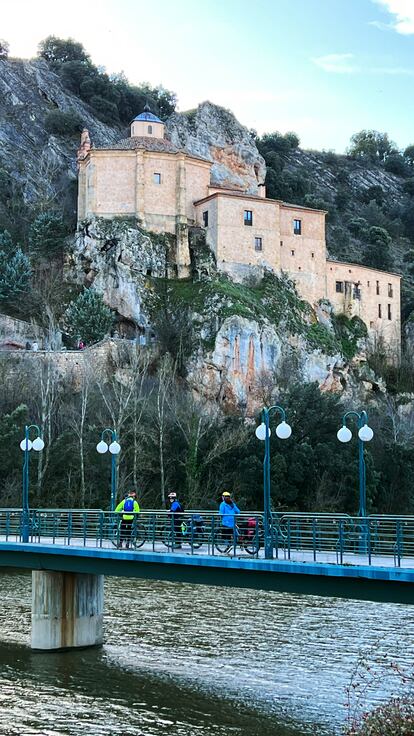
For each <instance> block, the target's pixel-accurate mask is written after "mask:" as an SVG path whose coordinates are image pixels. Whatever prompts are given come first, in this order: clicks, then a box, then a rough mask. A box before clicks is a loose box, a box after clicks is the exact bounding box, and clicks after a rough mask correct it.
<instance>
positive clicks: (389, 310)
mask: <svg viewBox="0 0 414 736" xmlns="http://www.w3.org/2000/svg"><path fill="white" fill-rule="evenodd" d="M388 319H392V314H391V304H389V305H388Z"/></svg>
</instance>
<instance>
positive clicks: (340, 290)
mask: <svg viewBox="0 0 414 736" xmlns="http://www.w3.org/2000/svg"><path fill="white" fill-rule="evenodd" d="M335 291H336V293H337V294H343V293H344V282H343V281H337V282H336V284H335Z"/></svg>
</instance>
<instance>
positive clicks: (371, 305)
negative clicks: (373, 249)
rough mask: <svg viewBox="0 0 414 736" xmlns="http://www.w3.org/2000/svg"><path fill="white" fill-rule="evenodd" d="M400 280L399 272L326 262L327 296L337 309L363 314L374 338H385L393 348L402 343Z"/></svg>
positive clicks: (347, 312)
mask: <svg viewBox="0 0 414 736" xmlns="http://www.w3.org/2000/svg"><path fill="white" fill-rule="evenodd" d="M400 281H401V278H400V276H398V275H397V274H394V273H386V272H385V271H377V270H376V269H373V268H368V267H366V266H360V265H356V264H353V263H339V262H337V261H327V264H326V291H327V297H328V299H329V301H330V302H331V304H332V305H333V307H334V309H335V311H336V312H344V313H345V314H347V315H348V316H350V317H352V316H353V315H357V316H358V317H360V318H361V319H362V320H363V321H364V322H365V324H366V326H367V327H368V332H369V334H370V336H371V338H372V339H378V338H382V339H383V341H384V343H385V344H386V345H388V347H389V348H390V349H391V350H393V351H395V350H397V351H399V349H400V343H401V334H400V333H401V296H400ZM338 289H342V291H338Z"/></svg>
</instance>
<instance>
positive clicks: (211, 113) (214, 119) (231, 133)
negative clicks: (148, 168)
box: [167, 102, 266, 194]
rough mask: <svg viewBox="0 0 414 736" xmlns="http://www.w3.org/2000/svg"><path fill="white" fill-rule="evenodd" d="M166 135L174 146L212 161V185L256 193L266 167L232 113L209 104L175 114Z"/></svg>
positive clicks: (264, 174) (245, 130)
mask: <svg viewBox="0 0 414 736" xmlns="http://www.w3.org/2000/svg"><path fill="white" fill-rule="evenodd" d="M167 135H168V137H169V138H170V140H171V141H172V143H174V144H175V145H176V146H178V147H179V148H186V149H187V150H188V151H190V152H191V153H193V154H194V155H196V156H202V157H203V158H206V159H208V160H209V161H212V162H213V167H212V171H211V175H212V183H213V184H217V186H221V187H230V188H233V189H241V190H246V189H247V191H248V192H249V193H251V194H258V191H259V186H260V185H261V184H263V183H264V180H265V176H266V166H265V162H264V159H263V158H262V156H261V155H260V154H259V152H258V150H257V148H256V144H255V142H254V140H253V139H252V137H251V136H250V134H249V131H248V130H247V128H245V127H244V126H243V125H241V124H240V123H239V122H238V120H236V118H235V117H234V115H233V113H232V112H230V111H229V110H225V109H224V108H223V107H219V106H218V105H213V104H212V103H211V102H202V103H201V105H199V106H198V107H197V109H196V110H189V111H188V112H182V113H179V112H177V113H175V114H174V115H172V116H171V117H170V118H169V119H168V121H167Z"/></svg>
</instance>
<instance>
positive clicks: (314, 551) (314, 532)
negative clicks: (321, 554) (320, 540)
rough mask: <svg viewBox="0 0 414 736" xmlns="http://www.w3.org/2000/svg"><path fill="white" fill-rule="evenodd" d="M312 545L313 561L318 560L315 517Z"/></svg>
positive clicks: (313, 520)
mask: <svg viewBox="0 0 414 736" xmlns="http://www.w3.org/2000/svg"><path fill="white" fill-rule="evenodd" d="M312 546H313V561H314V562H316V521H315V517H313V519H312Z"/></svg>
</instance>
